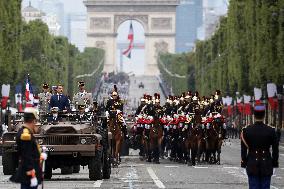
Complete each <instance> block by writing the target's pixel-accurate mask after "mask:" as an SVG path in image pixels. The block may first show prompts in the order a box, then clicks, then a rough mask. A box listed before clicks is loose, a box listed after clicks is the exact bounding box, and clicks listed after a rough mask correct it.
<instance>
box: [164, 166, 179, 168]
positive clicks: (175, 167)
mask: <svg viewBox="0 0 284 189" xmlns="http://www.w3.org/2000/svg"><path fill="white" fill-rule="evenodd" d="M178 167H179V166H176V165H166V166H165V168H178Z"/></svg>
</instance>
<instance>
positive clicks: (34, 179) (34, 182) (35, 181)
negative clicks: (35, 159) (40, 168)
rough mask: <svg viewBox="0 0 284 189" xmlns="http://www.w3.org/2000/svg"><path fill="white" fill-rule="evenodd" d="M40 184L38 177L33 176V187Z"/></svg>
mask: <svg viewBox="0 0 284 189" xmlns="http://www.w3.org/2000/svg"><path fill="white" fill-rule="evenodd" d="M37 185H38V181H37V178H36V177H33V178H31V187H35V186H37Z"/></svg>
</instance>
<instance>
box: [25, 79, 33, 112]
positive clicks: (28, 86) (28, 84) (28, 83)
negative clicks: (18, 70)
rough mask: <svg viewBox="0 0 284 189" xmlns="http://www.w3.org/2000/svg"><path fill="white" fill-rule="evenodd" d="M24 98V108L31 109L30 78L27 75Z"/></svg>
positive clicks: (31, 92)
mask: <svg viewBox="0 0 284 189" xmlns="http://www.w3.org/2000/svg"><path fill="white" fill-rule="evenodd" d="M25 97H26V107H33V100H34V95H33V89H32V86H31V84H30V77H29V75H28V78H27V80H26V90H25Z"/></svg>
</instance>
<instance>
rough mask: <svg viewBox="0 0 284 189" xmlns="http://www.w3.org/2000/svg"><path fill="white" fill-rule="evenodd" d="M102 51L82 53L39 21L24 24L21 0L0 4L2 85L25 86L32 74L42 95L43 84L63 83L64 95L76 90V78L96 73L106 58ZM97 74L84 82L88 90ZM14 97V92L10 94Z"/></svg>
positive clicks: (99, 71) (34, 83) (0, 79)
mask: <svg viewBox="0 0 284 189" xmlns="http://www.w3.org/2000/svg"><path fill="white" fill-rule="evenodd" d="M103 55H104V53H103V50H100V49H96V48H87V49H86V50H85V52H83V53H81V52H79V50H78V49H77V48H76V47H75V46H74V45H71V44H70V43H69V42H68V40H67V38H65V37H62V36H53V35H51V34H49V30H48V27H47V25H46V24H45V23H43V22H42V21H40V20H35V21H31V22H29V23H25V22H24V21H22V17H21V0H9V1H0V84H2V83H9V84H11V89H12V90H14V88H15V85H17V84H22V86H23V84H24V83H25V79H26V78H27V74H30V79H31V82H32V85H33V86H35V88H36V92H39V91H40V89H41V85H42V83H44V82H47V83H49V84H50V85H57V84H63V85H64V88H65V92H67V93H68V94H70V95H71V94H72V92H74V91H75V89H77V83H76V81H75V76H76V75H78V74H86V73H87V74H88V73H90V72H92V70H95V69H96V68H97V67H98V65H99V62H100V61H101V60H102V59H103V57H104V56H103ZM101 72H102V68H101V69H99V70H98V72H97V73H96V74H95V75H94V76H93V77H90V78H88V79H86V78H81V80H85V81H86V82H87V83H88V82H90V83H88V84H87V86H88V89H89V90H92V89H93V88H94V87H95V86H94V84H95V80H96V79H97V78H98V76H99V75H100V74H101ZM11 94H12V93H11Z"/></svg>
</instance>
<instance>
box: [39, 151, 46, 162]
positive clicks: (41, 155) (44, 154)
mask: <svg viewBox="0 0 284 189" xmlns="http://www.w3.org/2000/svg"><path fill="white" fill-rule="evenodd" d="M40 159H41V160H44V161H45V160H46V159H47V153H45V152H42V153H41V154H40Z"/></svg>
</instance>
